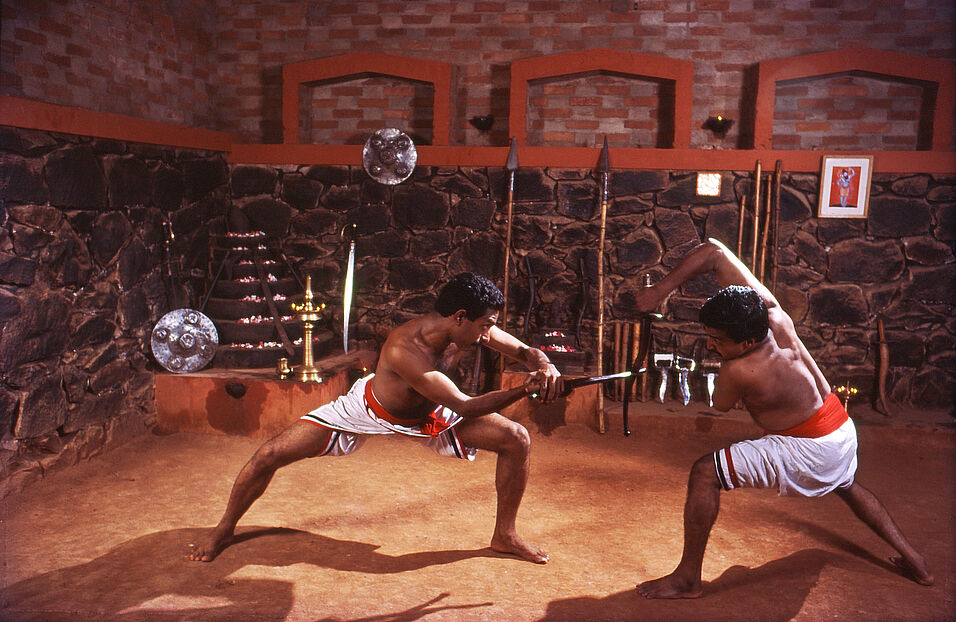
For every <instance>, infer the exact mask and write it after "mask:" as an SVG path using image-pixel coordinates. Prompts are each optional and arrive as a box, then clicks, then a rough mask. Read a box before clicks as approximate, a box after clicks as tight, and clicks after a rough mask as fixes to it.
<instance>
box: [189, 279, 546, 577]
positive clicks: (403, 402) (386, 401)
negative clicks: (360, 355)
mask: <svg viewBox="0 0 956 622" xmlns="http://www.w3.org/2000/svg"><path fill="white" fill-rule="evenodd" d="M502 305H503V297H502V294H501V292H500V291H499V290H498V288H497V287H495V286H494V285H493V284H492V283H491V282H490V281H488V280H487V279H485V278H483V277H480V276H477V275H474V274H471V273H464V274H459V275H457V276H456V277H454V278H453V279H452V280H451V281H449V282H448V283H447V284H446V285H445V287H444V288H443V289H442V291H441V292H440V293H439V296H438V298H437V300H436V302H435V311H433V312H431V313H428V314H426V315H424V316H423V317H420V318H417V319H414V320H411V321H409V322H406V323H405V324H402V325H401V326H398V327H397V328H395V329H394V330H393V331H392V332H391V333H390V334H389V336H388V338H387V339H386V341H385V344H384V345H383V346H382V351H381V353H380V355H379V360H378V365H377V368H376V371H375V373H374V374H372V375H370V376H367V377H365V378H361V379H359V380H358V381H356V382H355V384H354V385H353V386H352V388H351V389H350V390H349V392H348V393H347V394H346V395H343V396H342V397H339V398H338V399H336V400H335V401H333V402H331V403H329V404H326V405H325V406H322V407H320V408H318V409H316V410H313V411H312V412H310V413H308V414H307V415H304V416H303V417H302V418H301V419H299V420H298V421H296V422H295V423H293V424H292V425H290V426H289V427H288V428H287V429H286V430H285V431H283V432H282V433H280V434H279V435H278V436H276V437H275V438H273V439H271V440H269V441H267V442H266V443H265V444H263V445H262V447H260V448H259V450H258V451H256V453H255V455H253V456H252V459H251V460H249V462H248V463H247V464H246V465H245V466H244V467H243V468H242V470H241V471H240V473H239V476H238V477H237V478H236V482H235V484H234V485H233V488H232V493H231V494H230V496H229V501H228V503H227V504H226V510H225V513H224V514H223V516H222V519H221V520H220V521H219V524H218V525H217V526H216V527H215V528H214V529H212V530H211V531H210V532H209V534H208V536H207V537H206V539H205V541H204V542H201V543H200V544H198V545H191V547H192V550H191V551H190V555H189V557H190V559H192V560H194V561H211V560H212V559H213V558H215V557H216V556H217V555H218V554H219V553H220V551H222V549H223V548H225V547H226V546H227V545H228V544H229V542H230V541H231V539H232V537H233V532H234V530H235V527H236V523H237V522H238V521H239V518H240V517H241V516H242V515H243V514H244V513H245V512H246V510H248V509H249V507H250V506H251V505H252V503H253V502H254V501H255V500H256V499H258V498H259V497H260V496H261V495H262V493H263V492H264V491H265V489H266V486H268V484H269V481H270V480H271V479H272V476H273V474H274V473H275V472H276V470H277V469H279V468H280V467H283V466H286V465H288V464H290V463H292V462H295V461H297V460H302V459H303V458H311V457H314V456H326V455H330V456H340V455H345V454H348V453H351V452H353V451H355V450H356V449H357V448H358V447H359V446H360V445H361V444H362V442H363V441H364V440H365V438H366V436H367V435H369V434H405V435H408V436H414V437H418V438H420V439H421V441H422V442H423V443H424V444H425V445H426V446H428V447H430V448H431V449H432V450H434V451H435V452H437V453H438V454H440V455H443V456H448V457H457V458H463V459H467V460H474V459H475V453H476V449H487V450H489V451H493V452H495V453H497V454H498V463H497V471H496V474H495V487H496V489H497V493H498V505H497V518H496V522H495V531H494V534H493V535H492V538H491V548H492V549H493V550H495V551H498V552H501V553H509V554H513V555H517V556H518V557H521V558H524V559H527V560H529V561H532V562H536V563H540V564H543V563H547V561H548V559H549V555H548V553H546V552H544V551H542V550H541V549H539V548H537V547H535V546H533V545H531V544H528V543H527V542H525V541H524V540H522V539H521V538H520V537H519V536H518V534H517V532H516V530H515V518H516V516H517V513H518V506H519V504H520V503H521V497H522V495H523V494H524V490H525V484H526V482H527V479H528V467H529V456H530V443H531V441H530V438H529V435H528V431H527V430H526V429H525V428H524V427H523V426H521V425H520V424H518V423H515V422H513V421H511V420H509V419H507V418H505V417H503V416H501V415H500V414H498V413H497V412H496V411H498V410H501V409H502V408H504V407H505V406H507V405H509V404H512V403H514V402H516V401H518V400H519V399H522V398H524V397H525V396H526V395H529V394H531V393H537V394H538V395H539V396H540V397H539V399H543V400H544V401H550V400H552V399H554V398H555V397H557V396H558V395H559V393H560V391H561V390H562V389H563V380H562V379H561V377H560V376H561V374H560V373H559V372H558V370H557V369H556V368H555V367H554V365H552V364H551V362H550V361H549V360H548V357H547V355H545V353H544V352H542V351H541V350H538V349H534V348H529V347H528V346H526V345H525V344H524V343H522V342H521V341H519V340H518V339H516V338H515V337H513V336H512V335H510V334H509V333H507V332H505V331H503V330H501V329H499V328H498V327H497V326H495V323H496V321H497V319H498V312H499V310H500V309H501V308H502ZM478 344H483V345H485V346H486V347H489V348H492V349H494V350H497V351H498V352H500V353H501V354H503V355H504V356H507V357H510V358H512V359H515V360H517V361H520V362H521V363H523V364H524V365H525V366H526V367H527V368H528V369H529V370H531V372H530V373H529V374H528V377H527V379H526V381H525V382H524V384H523V386H518V387H514V388H511V389H503V390H499V391H492V392H490V393H485V394H483V395H479V396H476V397H470V396H468V395H466V394H465V393H463V392H462V391H461V390H459V388H458V387H457V386H456V385H455V383H454V382H452V380H451V379H450V378H449V377H448V375H446V374H447V372H448V371H450V370H453V369H455V368H456V367H457V364H458V361H459V360H460V358H461V356H462V354H463V353H464V351H465V350H466V349H467V348H474V347H476V346H477V345H478Z"/></svg>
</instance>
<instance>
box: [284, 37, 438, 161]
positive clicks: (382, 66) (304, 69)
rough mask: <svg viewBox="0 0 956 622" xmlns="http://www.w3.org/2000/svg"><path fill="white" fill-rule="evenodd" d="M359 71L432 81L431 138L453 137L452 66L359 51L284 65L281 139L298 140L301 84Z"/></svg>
mask: <svg viewBox="0 0 956 622" xmlns="http://www.w3.org/2000/svg"><path fill="white" fill-rule="evenodd" d="M360 74H379V75H385V76H394V77H397V78H405V79H406V80H417V81H419V82H430V83H431V84H432V87H433V89H434V101H433V102H432V141H433V143H434V144H436V145H447V144H448V142H449V138H450V136H451V65H449V64H448V63H440V62H436V61H429V60H422V59H419V58H408V57H405V56H394V55H391V54H379V53H377V52H356V53H354V54H342V55H340V56H330V57H328V58H317V59H314V60H307V61H302V62H300V63H291V64H289V65H283V66H282V140H283V142H284V143H286V144H297V143H298V142H299V86H301V85H303V84H310V83H313V82H320V81H322V80H335V79H338V78H347V77H349V76H354V75H360Z"/></svg>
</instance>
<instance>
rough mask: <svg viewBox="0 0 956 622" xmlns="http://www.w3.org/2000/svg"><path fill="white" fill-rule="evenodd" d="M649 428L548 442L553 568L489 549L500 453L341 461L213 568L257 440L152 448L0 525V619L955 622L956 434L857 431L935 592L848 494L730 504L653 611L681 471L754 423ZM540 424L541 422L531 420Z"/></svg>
mask: <svg viewBox="0 0 956 622" xmlns="http://www.w3.org/2000/svg"><path fill="white" fill-rule="evenodd" d="M640 412H642V413H645V414H641V415H635V417H634V422H633V424H632V427H633V429H634V433H633V434H632V435H631V436H630V437H629V438H625V437H623V436H622V435H621V434H620V432H619V429H612V431H611V432H610V433H608V434H606V435H599V434H596V433H595V432H593V431H592V430H589V429H587V428H586V427H584V426H576V427H575V426H572V427H560V428H557V429H556V430H554V431H553V432H552V433H551V434H548V435H545V434H541V433H538V432H534V433H533V456H532V473H531V479H530V483H529V486H528V490H527V493H526V495H525V499H524V503H523V504H522V507H521V511H520V513H519V516H518V519H519V530H520V532H521V533H522V535H523V536H524V537H525V538H526V539H528V540H529V541H532V542H534V543H535V544H539V545H541V546H543V547H544V548H546V549H547V550H549V551H550V552H551V554H552V558H553V559H552V561H551V563H549V564H547V565H543V566H539V565H534V564H530V563H527V562H522V561H519V560H517V559H513V558H509V557H505V556H501V555H498V554H496V553H494V552H492V551H491V550H490V549H488V548H486V547H487V545H488V541H489V538H490V534H491V530H492V525H493V521H494V511H495V495H494V485H493V478H494V466H495V461H494V458H493V456H492V455H490V454H485V453H482V454H481V455H479V458H478V460H477V461H476V462H474V463H470V464H469V463H464V462H459V461H455V460H451V459H444V458H439V457H437V456H434V455H433V454H431V453H429V452H427V451H426V450H424V449H423V448H421V447H418V446H417V445H415V444H414V442H409V441H408V440H405V439H396V438H373V439H371V440H370V441H369V442H368V443H367V444H366V445H365V446H364V447H363V448H362V450H361V451H360V452H358V453H356V454H354V455H352V456H349V457H346V458H321V459H315V460H310V461H305V462H302V463H298V464H294V465H292V466H290V467H287V468H286V469H283V470H281V471H280V472H279V473H278V474H277V475H276V477H275V479H274V480H273V482H272V485H271V487H270V488H269V490H268V491H267V492H266V494H265V495H264V496H263V497H262V498H261V499H260V500H259V501H258V502H257V503H256V504H255V505H254V506H253V507H252V509H251V510H250V511H249V513H248V514H247V515H246V517H245V518H244V519H243V520H242V521H241V523H240V526H239V530H238V533H239V537H238V538H237V542H236V543H235V544H234V545H233V546H231V547H229V548H227V549H226V550H225V551H224V552H223V553H222V555H221V556H220V557H219V558H217V559H216V560H215V561H214V562H212V563H196V562H189V561H186V554H187V551H188V545H189V544H190V543H191V542H195V541H197V540H198V539H199V538H200V537H201V536H202V534H203V533H204V531H205V530H206V528H208V527H209V526H211V525H213V524H214V523H215V522H216V521H217V520H218V518H219V514H220V512H221V511H222V508H223V504H224V503H225V500H226V497H227V495H228V493H229V490H230V487H231V485H232V482H233V478H234V477H235V475H236V473H237V472H238V470H239V468H240V467H241V466H242V464H243V463H244V462H245V461H246V460H247V459H248V458H249V456H250V455H251V454H252V452H253V451H254V450H255V448H256V447H257V445H258V441H256V440H253V439H249V438H244V437H227V436H214V435H203V434H187V433H174V434H169V435H157V434H154V435H149V436H144V437H140V438H138V439H135V440H134V441H132V442H130V443H128V444H126V445H124V446H122V447H120V448H118V449H116V450H115V451H113V452H110V453H109V454H106V455H102V456H98V457H96V458H94V459H92V460H90V461H89V462H86V463H83V464H79V465H77V466H75V467H72V468H70V469H67V470H63V471H60V472H55V473H52V474H50V475H48V476H47V477H46V478H45V479H44V480H42V481H40V482H37V483H35V484H33V485H31V486H29V487H28V488H27V489H26V490H25V491H23V492H22V493H20V494H18V495H16V496H14V497H12V498H8V499H7V501H6V502H5V503H4V505H3V508H2V509H0V519H2V523H0V555H2V569H3V572H2V577H0V619H2V620H10V621H22V620H37V621H43V622H53V621H57V620H71V621H76V620H96V621H105V620H124V621H127V620H128V621H136V620H144V621H146V620H149V621H152V620H196V621H205V620H229V621H237V620H256V621H259V620H289V621H292V620H295V621H298V620H303V621H305V620H307V621H318V620H340V621H344V620H351V621H360V620H361V621H368V622H371V621H411V620H430V621H431V620H434V621H438V620H522V621H523V620H529V621H530V620H555V621H557V620H588V621H600V620H706V621H708V622H712V621H715V620H768V621H781V622H782V621H785V620H823V619H832V620H854V621H856V620H914V621H916V620H918V621H927V620H941V621H942V620H952V619H954V618H956V604H954V594H956V573H954V570H956V546H954V545H956V540H954V533H956V521H954V509H956V503H954V501H956V494H954V492H956V491H954V488H956V484H954V482H956V478H954V464H956V463H954V460H953V456H954V448H956V440H954V438H956V437H954V432H953V430H952V428H951V422H950V425H947V424H944V425H943V426H942V427H940V426H937V427H935V428H934V427H933V426H924V427H905V428H903V427H894V426H892V425H887V424H886V423H885V422H880V421H876V420H875V421H876V422H875V423H874V424H873V425H867V424H866V422H865V421H862V422H861V423H860V425H859V426H858V427H859V430H860V452H859V453H860V464H861V468H860V471H859V473H858V478H859V481H860V482H861V483H863V484H864V485H866V486H867V487H869V488H870V489H871V490H872V491H873V492H875V493H876V495H877V496H878V497H879V498H880V499H881V500H882V501H883V502H884V504H885V505H886V506H887V508H888V509H889V511H890V513H891V514H892V515H893V516H894V517H895V518H896V520H897V522H898V523H899V524H900V526H901V527H902V529H903V530H904V532H905V533H906V534H907V535H908V536H909V537H910V539H911V540H912V542H913V543H914V544H915V545H916V547H917V548H918V549H920V550H922V551H924V553H925V555H926V557H927V559H928V561H929V563H930V565H931V567H932V569H933V570H934V572H935V574H936V577H937V582H936V585H935V586H933V587H921V586H919V585H917V584H915V583H913V582H911V581H909V580H907V579H905V578H904V577H902V576H901V575H900V574H899V573H898V572H897V571H896V570H895V569H894V567H893V566H892V565H891V564H889V563H888V561H887V556H888V555H890V554H891V553H892V551H891V549H890V548H889V547H888V545H886V544H885V543H884V542H883V541H882V540H880V539H879V538H878V537H877V536H876V535H874V534H873V533H871V532H870V531H869V530H868V529H866V528H865V527H864V526H863V525H862V524H861V523H859V522H858V521H857V520H856V519H855V518H854V517H853V516H852V514H851V513H850V511H849V509H848V508H847V507H846V506H845V505H844V504H843V503H842V502H841V501H840V500H839V499H838V498H836V497H833V496H831V497H826V498H823V499H816V500H808V499H797V498H780V497H777V496H776V495H775V494H774V493H773V492H768V491H737V492H733V493H724V494H723V495H722V506H721V513H720V516H719V518H718V520H717V524H716V526H715V528H714V531H713V534H712V537H711V542H710V546H709V548H708V553H707V557H706V559H705V562H704V579H705V580H706V585H705V587H704V597H703V598H701V599H698V600H693V601H690V600H688V601H648V600H645V599H643V598H642V597H641V596H640V595H638V594H637V592H636V591H635V590H634V585H635V584H636V583H637V582H640V581H643V580H647V579H651V578H654V577H657V576H660V575H662V574H665V573H667V572H669V571H670V570H672V569H673V567H674V566H675V564H676V562H677V560H678V558H679V556H680V551H681V542H682V536H681V511H682V505H683V500H684V493H685V482H686V477H687V472H688V469H689V467H690V465H691V464H692V462H693V461H694V460H695V459H696V458H697V457H698V456H700V455H702V454H703V453H704V452H708V451H712V450H714V449H716V448H719V447H721V446H722V445H724V444H726V443H727V442H730V441H732V440H736V439H739V438H742V437H744V436H746V435H747V434H748V432H749V433H751V434H753V432H754V430H753V429H752V428H748V427H746V426H747V425H748V424H746V422H745V421H743V420H741V419H740V418H737V419H734V418H733V417H731V418H724V419H720V418H714V417H710V416H675V415H673V414H670V413H668V412H663V411H660V412H656V413H650V414H646V413H647V409H646V408H644V409H642V410H641V411H640ZM532 427H533V426H532Z"/></svg>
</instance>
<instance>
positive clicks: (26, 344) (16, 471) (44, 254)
mask: <svg viewBox="0 0 956 622" xmlns="http://www.w3.org/2000/svg"><path fill="white" fill-rule="evenodd" d="M226 179H227V176H226V165H225V161H224V159H223V157H222V155H221V154H214V153H196V152H188V151H181V150H176V149H170V148H159V147H153V146H146V145H133V144H123V143H120V142H115V141H109V140H95V139H89V138H79V137H74V136H63V135H54V134H50V133H41V132H34V131H25V130H18V129H13V128H8V127H2V128H0V440H2V448H0V475H2V478H0V481H2V484H0V496H2V495H3V494H6V493H8V492H10V491H11V490H15V489H16V488H18V487H19V486H21V485H22V484H23V482H25V481H28V480H29V479H31V478H35V477H37V476H40V475H42V473H43V472H44V471H45V470H47V469H50V468H52V467H54V466H57V465H62V464H71V463H73V462H75V461H76V460H78V459H81V458H84V457H87V456H90V455H93V454H96V453H98V452H100V451H102V450H103V449H104V448H106V447H109V446H112V445H116V444H118V443H121V442H123V441H124V440H125V439H127V438H129V437H130V436H131V435H133V434H139V433H142V432H143V431H145V430H147V429H149V427H150V426H151V425H152V422H153V420H154V418H155V416H154V406H153V399H152V376H153V371H154V370H156V369H158V367H157V366H156V365H155V363H154V362H153V361H152V358H151V354H150V351H149V334H150V331H151V330H152V327H153V325H154V324H155V322H156V321H157V320H158V319H159V318H160V317H161V316H162V315H163V314H164V313H166V312H167V311H169V310H170V304H171V302H170V301H169V300H168V298H169V291H170V290H169V288H168V280H167V275H168V274H169V273H168V272H166V271H165V268H166V266H167V264H166V263H165V262H164V254H165V253H164V252H163V249H164V244H165V241H166V239H167V238H166V235H165V229H164V224H163V223H164V220H166V219H167V218H169V219H170V220H171V222H172V225H173V230H174V231H175V232H177V233H178V235H177V237H176V239H175V241H174V243H173V245H172V248H173V250H174V252H175V255H176V256H178V257H179V258H181V260H182V265H181V267H182V270H181V271H180V270H179V268H180V265H179V264H178V263H177V264H176V265H175V266H174V274H175V275H176V276H177V277H178V276H180V272H181V273H182V274H183V275H185V276H186V277H188V276H190V274H191V272H192V269H193V268H200V269H204V268H205V265H206V261H207V255H208V250H207V240H208V231H209V228H210V227H211V226H213V225H212V224H213V223H216V222H219V223H221V222H222V219H221V218H218V217H219V216H221V215H222V214H224V213H225V208H226V206H227V202H226V196H225V190H226V186H225V182H226ZM217 218H218V221H217ZM220 226H221V225H220ZM188 281H189V279H188V278H185V279H177V283H179V284H181V285H182V286H183V287H185V286H187V285H189V283H188ZM183 287H181V288H178V289H182V288H183ZM184 293H185V294H188V291H186V292H184ZM181 300H185V297H184V298H182V299H181Z"/></svg>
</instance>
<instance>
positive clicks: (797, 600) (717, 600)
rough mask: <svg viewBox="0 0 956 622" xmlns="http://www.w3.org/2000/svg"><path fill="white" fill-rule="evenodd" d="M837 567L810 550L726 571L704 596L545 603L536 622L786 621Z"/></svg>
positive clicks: (829, 556) (629, 595)
mask: <svg viewBox="0 0 956 622" xmlns="http://www.w3.org/2000/svg"><path fill="white" fill-rule="evenodd" d="M840 563H841V562H840V557H839V556H838V555H836V554H833V553H828V552H826V551H821V550H819V549H808V550H803V551H798V552H796V553H794V554H792V555H789V556H787V557H784V558H783V559H778V560H774V561H772V562H768V563H766V564H764V565H763V566H760V567H759V568H745V567H744V566H733V567H731V568H728V569H727V571H726V572H724V574H722V575H721V576H720V577H718V578H717V579H715V580H713V581H710V582H706V583H704V594H703V596H702V597H701V598H699V599H693V600H647V599H646V598H644V597H642V596H641V595H640V594H638V593H637V590H635V589H631V590H627V591H625V592H618V593H617V594H611V595H610V596H607V597H605V598H594V597H582V598H568V599H564V600H556V601H552V602H551V603H549V604H548V609H547V612H546V613H545V616H544V617H543V618H541V619H540V620H539V622H559V621H561V622H564V621H567V620H588V621H589V622H600V621H602V620H642V621H652V620H668V621H672V620H681V621H682V622H692V621H695V620H701V621H706V622H716V621H719V620H728V621H729V620H733V621H737V620H741V619H747V620H762V621H764V622H777V621H779V622H785V621H787V620H790V619H791V618H793V617H794V616H795V615H797V613H798V612H799V611H800V609H801V607H802V606H803V603H804V601H805V600H806V598H807V596H808V595H809V594H810V590H811V589H813V587H814V585H816V583H817V580H818V579H819V578H820V573H821V572H822V570H823V569H824V568H826V567H827V566H834V565H840Z"/></svg>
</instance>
